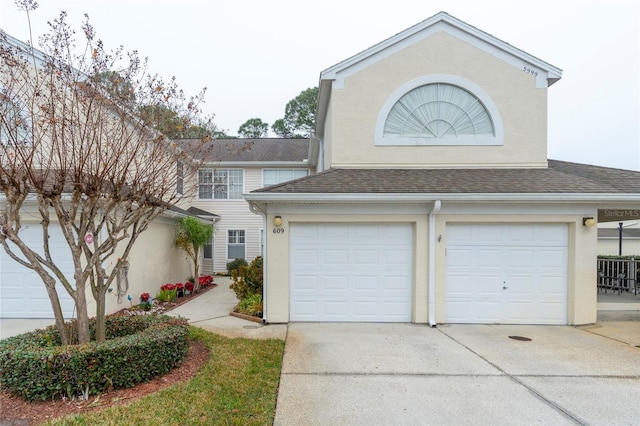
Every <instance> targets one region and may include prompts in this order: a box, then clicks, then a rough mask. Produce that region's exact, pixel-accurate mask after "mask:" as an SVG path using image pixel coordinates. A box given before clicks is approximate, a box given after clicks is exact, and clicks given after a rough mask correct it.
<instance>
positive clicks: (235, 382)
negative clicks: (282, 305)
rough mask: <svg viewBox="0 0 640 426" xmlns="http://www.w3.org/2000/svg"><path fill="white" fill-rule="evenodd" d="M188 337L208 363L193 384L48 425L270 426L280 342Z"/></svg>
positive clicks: (198, 333) (196, 332)
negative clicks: (200, 345)
mask: <svg viewBox="0 0 640 426" xmlns="http://www.w3.org/2000/svg"><path fill="white" fill-rule="evenodd" d="M191 336H192V338H194V339H199V340H202V341H203V342H205V344H206V345H207V346H208V347H209V349H210V350H211V359H210V360H209V362H208V363H207V364H205V365H204V367H202V369H201V370H200V372H199V373H198V374H197V375H196V376H195V377H194V378H193V379H191V380H189V381H187V382H184V383H181V384H178V385H176V386H173V387H170V388H167V389H164V390H161V391H159V392H157V393H155V394H151V395H148V396H146V397H143V398H141V399H139V400H137V401H135V402H133V403H131V404H129V405H126V406H116V407H111V408H108V409H105V410H103V411H100V412H95V413H89V414H83V415H74V416H69V417H66V418H63V419H61V420H57V421H55V422H51V423H48V424H53V425H186V424H188V425H270V424H273V419H274V416H275V409H276V398H277V395H278V383H279V381H280V370H281V368H282V355H283V352H284V341H282V340H249V339H228V338H226V337H222V336H219V335H216V334H213V333H209V332H207V331H205V330H202V329H200V328H196V327H191Z"/></svg>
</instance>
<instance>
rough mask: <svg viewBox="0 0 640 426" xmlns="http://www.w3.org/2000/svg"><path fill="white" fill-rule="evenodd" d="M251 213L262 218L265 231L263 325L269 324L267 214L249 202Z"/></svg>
mask: <svg viewBox="0 0 640 426" xmlns="http://www.w3.org/2000/svg"><path fill="white" fill-rule="evenodd" d="M249 210H251V213H253V214H257V215H260V216H262V229H264V240H263V241H262V243H263V244H264V253H262V262H263V268H262V324H267V267H266V266H267V252H268V250H267V213H266V212H264V211H263V210H262V209H260V208H259V207H258V206H257V205H256V204H254V203H252V202H249Z"/></svg>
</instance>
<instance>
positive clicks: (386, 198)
mask: <svg viewBox="0 0 640 426" xmlns="http://www.w3.org/2000/svg"><path fill="white" fill-rule="evenodd" d="M243 197H244V199H245V200H247V201H255V202H263V203H269V202H311V203H314V202H315V203H318V202H325V203H330V202H337V203H344V202H387V203H402V202H417V201H433V200H442V201H449V202H456V201H459V202H469V201H496V202H500V201H504V202H554V203H578V202H615V203H627V204H635V203H640V194H564V193H563V194H546V193H536V194H495V193H488V194H486V193H474V194H460V193H453V194H451V193H448V194H438V193H425V194H333V193H323V194H308V193H307V194H300V193H296V194H286V193H259V192H258V193H256V192H252V193H245V194H243Z"/></svg>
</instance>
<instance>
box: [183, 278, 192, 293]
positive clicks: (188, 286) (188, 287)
mask: <svg viewBox="0 0 640 426" xmlns="http://www.w3.org/2000/svg"><path fill="white" fill-rule="evenodd" d="M184 286H185V287H186V289H187V290H188V291H189V293H193V283H192V282H191V281H187V282H186V283H184Z"/></svg>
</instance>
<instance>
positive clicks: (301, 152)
mask: <svg viewBox="0 0 640 426" xmlns="http://www.w3.org/2000/svg"><path fill="white" fill-rule="evenodd" d="M198 142H199V141H189V140H183V141H180V143H182V144H189V143H194V144H197V143H198ZM310 146H311V147H313V145H312V144H310V143H309V140H308V139H281V138H264V139H220V140H213V141H211V142H209V145H208V146H207V147H205V149H203V150H201V154H199V156H198V158H196V159H197V160H199V161H202V162H203V164H201V165H200V168H199V170H198V171H197V176H198V182H197V186H194V187H197V193H196V194H185V196H184V200H183V201H182V203H180V206H181V207H184V208H187V207H188V209H187V210H188V211H190V212H194V213H195V214H197V215H198V216H200V217H202V218H206V217H207V216H206V212H211V213H215V214H216V215H217V216H218V217H217V218H216V220H215V221H214V225H215V231H214V236H213V241H212V244H210V245H208V246H206V247H205V248H204V250H203V253H202V256H203V260H202V263H201V265H202V272H203V273H224V272H227V263H228V262H230V261H232V260H234V259H236V258H242V259H245V260H246V261H247V262H251V260H253V259H255V258H256V257H257V256H262V255H263V249H264V229H265V227H264V220H263V219H262V218H261V217H260V216H257V215H256V214H254V213H253V212H252V211H251V210H250V209H249V205H248V204H247V202H246V201H245V200H244V199H243V198H242V194H243V193H245V192H250V191H253V190H255V189H258V188H262V187H265V186H270V185H275V184H278V183H281V182H285V181H289V180H293V179H297V178H301V177H305V176H308V175H311V174H313V173H314V172H315V162H314V161H311V160H310V158H315V157H313V152H310ZM316 157H317V156H316ZM193 209H197V211H196V210H193Z"/></svg>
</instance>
